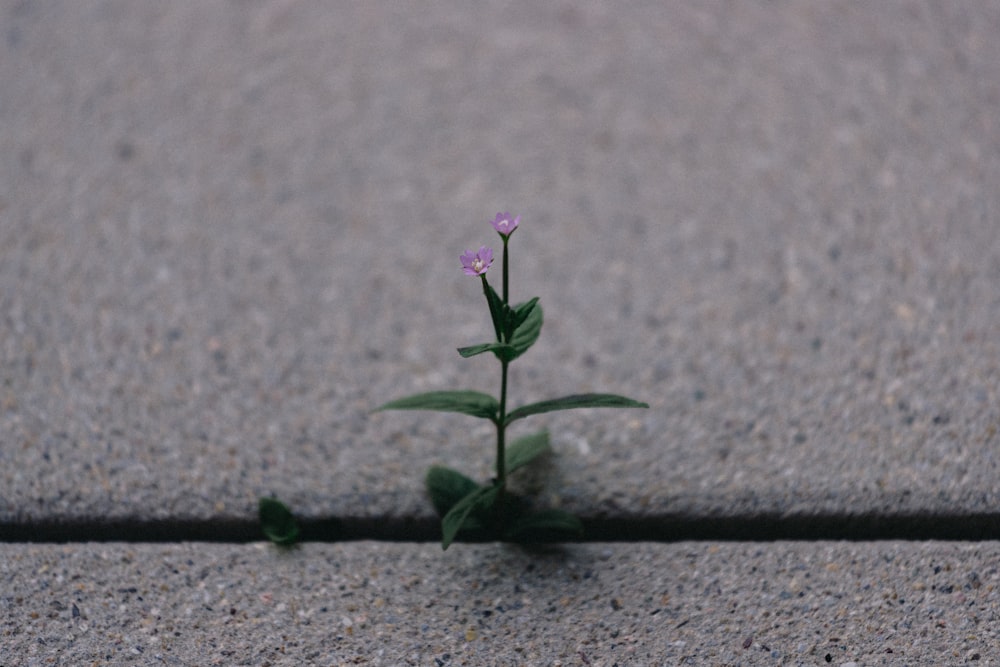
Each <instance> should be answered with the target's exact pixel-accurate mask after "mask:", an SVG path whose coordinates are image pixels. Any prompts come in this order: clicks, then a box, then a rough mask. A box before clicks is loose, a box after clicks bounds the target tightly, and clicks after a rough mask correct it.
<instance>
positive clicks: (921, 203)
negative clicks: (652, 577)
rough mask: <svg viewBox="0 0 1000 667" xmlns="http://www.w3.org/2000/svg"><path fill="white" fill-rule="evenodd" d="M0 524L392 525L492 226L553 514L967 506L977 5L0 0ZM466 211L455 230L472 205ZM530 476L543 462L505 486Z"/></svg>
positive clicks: (990, 386) (989, 427)
mask: <svg viewBox="0 0 1000 667" xmlns="http://www.w3.org/2000/svg"><path fill="white" fill-rule="evenodd" d="M0 25H2V26H3V36H2V40H0V90H2V91H3V94H2V96H0V156H2V157H0V182H2V183H3V184H4V186H5V187H4V188H3V190H2V192H0V253H2V261H0V287H2V296H0V318H2V320H0V321H2V324H0V358H2V369H3V370H2V373H3V377H2V385H0V471H2V472H0V520H2V521H4V522H6V523H22V524H23V523H28V524H30V523H31V522H33V521H39V520H50V519H51V520H59V521H62V520H66V521H73V520H77V519H81V518H94V517H97V518H109V519H122V518H125V519H127V518H130V517H139V518H142V519H151V520H156V519H177V518H180V519H185V518H195V519H199V518H212V517H221V518H234V517H235V518H239V517H252V516H253V513H254V507H255V502H256V498H257V497H258V496H259V495H262V494H268V493H276V494H277V495H279V496H280V497H282V498H284V499H285V500H286V501H288V502H289V503H290V504H291V505H292V506H293V507H294V508H295V509H296V510H297V511H298V512H299V513H300V514H302V515H304V516H312V517H322V516H328V515H333V516H345V515H350V516H367V517H388V518H393V517H396V518H399V517H417V518H420V517H424V518H427V517H429V516H430V508H429V506H428V505H427V503H426V501H425V500H424V498H423V495H422V489H421V478H422V475H423V470H424V469H425V468H426V467H427V466H428V465H430V464H432V463H447V464H451V465H454V466H457V467H460V468H461V469H463V470H465V471H466V472H468V473H469V474H472V475H476V476H479V477H484V478H485V477H487V476H488V475H489V467H490V457H491V453H492V452H491V449H492V445H491V444H490V442H489V437H490V434H489V430H488V429H487V428H484V427H483V426H481V425H480V424H478V423H475V422H470V421H469V420H467V419H464V418H461V417H448V416H428V417H427V418H422V417H420V416H417V415H411V414H380V415H377V416H371V415H370V414H369V411H370V410H371V409H372V408H373V407H375V406H376V405H378V404H380V403H381V402H383V401H385V400H388V399H390V398H394V397H398V396H401V395H405V394H408V393H412V392H415V391H421V390H429V389H442V388H455V387H467V388H473V389H480V390H486V391H495V386H494V385H495V382H494V379H495V378H494V376H495V374H496V370H495V368H494V367H493V365H492V364H491V363H490V361H489V360H487V359H482V358H481V359H476V360H471V361H470V360H462V359H460V358H459V357H458V356H457V355H456V354H455V351H454V350H455V348H456V347H458V346H461V345H467V344H471V343H476V342H480V341H482V340H484V339H485V338H486V337H487V336H488V335H489V323H488V319H487V316H486V312H485V309H484V306H483V304H482V303H481V295H480V292H479V288H478V287H477V286H476V284H475V282H474V281H470V280H469V279H468V278H466V277H464V276H463V275H461V273H460V271H459V268H458V260H457V257H458V255H459V254H460V253H461V252H462V251H463V250H464V249H465V248H468V247H478V246H479V245H480V244H483V243H488V242H490V241H491V238H492V237H491V232H490V230H489V228H488V227H487V225H486V220H487V219H488V218H490V217H492V216H493V214H494V213H495V212H496V211H498V210H511V211H514V212H516V213H519V214H522V215H523V216H524V217H523V223H522V229H521V230H519V231H518V232H517V234H516V236H515V238H514V246H513V256H512V262H513V267H514V269H515V271H516V274H515V275H514V277H513V281H512V291H513V294H515V295H517V297H518V298H520V297H521V296H523V297H525V298H527V297H529V296H532V295H539V296H541V297H542V304H543V306H544V307H545V309H546V310H545V312H546V324H545V328H544V330H543V332H542V337H541V340H540V342H539V344H538V345H537V347H536V349H533V350H532V351H531V352H530V353H529V354H528V355H526V356H525V357H524V359H523V360H520V361H519V362H518V363H517V364H515V366H514V369H513V375H512V387H513V388H512V391H513V400H514V402H515V403H521V402H527V401H533V400H538V399H542V398H547V397H552V396H558V395H562V394H567V393H575V392H579V391H610V392H616V393H623V394H627V395H634V396H635V397H637V398H641V399H643V400H646V401H648V402H649V403H650V404H651V405H652V409H650V410H649V411H647V412H642V413H639V412H618V413H606V412H605V413H602V412H597V411H595V412H585V413H578V414H566V415H560V416H556V417H553V418H552V419H545V418H541V417H539V418H537V419H536V420H534V423H533V424H531V425H530V426H529V425H528V424H525V428H530V427H538V428H540V427H542V426H548V427H549V428H550V429H551V430H552V431H553V437H554V443H555V448H556V450H557V452H558V457H557V458H556V459H555V460H554V461H553V462H552V463H551V465H550V467H549V469H548V470H547V471H545V472H544V473H543V474H540V475H539V477H538V479H536V480H535V482H534V483H537V484H538V485H539V486H541V487H542V488H541V491H540V493H541V499H542V501H543V502H545V503H547V504H552V505H560V506H562V507H565V508H568V509H571V510H573V511H576V512H578V513H581V514H584V515H587V516H591V517H608V516H621V515H631V516H640V517H641V516H657V515H660V514H663V513H679V514H682V515H685V516H705V515H709V516H718V515H731V514H753V513H756V512H776V513H779V514H783V513H805V514H809V513H823V512H827V513H838V512H840V513H845V512H846V513H866V512H869V513H871V512H874V513H892V512H903V513H905V512H916V513H919V512H938V511H942V512H950V513H963V512H982V511H988V510H989V511H991V510H992V509H994V508H996V507H997V505H998V501H1000V487H998V486H997V480H998V479H1000V475H998V464H1000V456H998V454H997V452H998V447H997V444H998V435H997V431H998V425H1000V408H998V406H1000V401H998V393H997V387H998V386H1000V348H998V341H1000V336H998V334H1000V292H998V290H997V289H996V286H997V285H998V284H1000V224H998V223H997V220H998V213H1000V206H998V204H1000V190H998V189H997V187H996V184H997V183H998V182H1000V125H998V123H997V114H996V107H997V101H998V99H1000V41H998V40H997V39H995V36H996V35H997V34H998V33H1000V6H998V5H997V4H996V3H991V2H966V3H960V4H959V3H954V4H951V3H949V4H942V3H937V2H908V3H893V2H879V3H867V4H860V5H859V4H857V3H847V2H830V3H823V4H821V5H816V4H813V3H795V2H778V3H774V2H768V3H749V2H747V3H739V4H737V5H732V4H729V3H718V4H705V3H698V4H697V5H687V4H683V5H681V4H664V3H660V2H648V3H633V4H631V5H630V6H629V8H628V9H627V10H626V11H622V10H621V8H618V7H615V8H612V7H611V6H610V5H608V4H607V3H603V2H582V3H573V4H572V6H556V5H550V4H539V3H534V2H528V1H524V2H514V3H504V4H502V5H491V6H479V5H469V4H468V3H451V2H436V3H422V4H421V5H420V6H419V8H418V7H417V6H399V5H396V4H389V3H384V4H383V3H374V4H373V3H349V2H344V3H290V2H266V3H265V2H250V3H241V4H232V3H221V2H216V3H200V2H199V3H135V2H114V1H112V2H103V1H97V0H73V1H71V2H49V3H40V4H39V3H3V4H2V6H0ZM488 232H490V233H488ZM543 483H544V485H543Z"/></svg>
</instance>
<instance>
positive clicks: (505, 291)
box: [503, 236, 510, 306]
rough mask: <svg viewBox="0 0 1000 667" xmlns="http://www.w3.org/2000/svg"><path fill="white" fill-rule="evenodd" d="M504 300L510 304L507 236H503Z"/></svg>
mask: <svg viewBox="0 0 1000 667" xmlns="http://www.w3.org/2000/svg"><path fill="white" fill-rule="evenodd" d="M503 302H504V303H505V304H507V305H508V306H509V305H510V300H509V299H508V298H507V237H506V236H505V237H503Z"/></svg>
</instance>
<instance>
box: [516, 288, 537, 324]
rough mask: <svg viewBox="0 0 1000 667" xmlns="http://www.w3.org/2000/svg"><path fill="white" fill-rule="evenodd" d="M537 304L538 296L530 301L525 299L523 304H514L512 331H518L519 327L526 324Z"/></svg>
mask: <svg viewBox="0 0 1000 667" xmlns="http://www.w3.org/2000/svg"><path fill="white" fill-rule="evenodd" d="M536 305H538V297H537V296H536V297H535V298H533V299H531V300H530V301H525V302H524V303H522V304H518V305H517V306H514V310H513V311H512V312H513V317H512V319H511V323H512V325H513V326H512V327H511V331H517V328H518V327H519V326H521V325H522V324H524V321H525V320H526V319H528V316H529V315H531V311H532V310H534V309H535V306H536Z"/></svg>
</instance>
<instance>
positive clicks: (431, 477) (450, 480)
mask: <svg viewBox="0 0 1000 667" xmlns="http://www.w3.org/2000/svg"><path fill="white" fill-rule="evenodd" d="M424 481H425V483H426V484H427V493H428V494H429V495H430V497H431V503H432V504H433V505H434V509H435V510H437V513H438V516H444V515H446V514H447V513H448V512H449V511H451V508H452V507H454V506H455V505H457V504H458V503H459V501H460V500H462V498H464V497H466V496H467V495H469V494H470V493H472V492H473V491H475V490H476V489H478V488H479V485H478V484H476V483H475V482H474V481H472V480H471V479H469V478H468V477H466V476H465V475H463V474H462V473H460V472H457V471H455V470H452V469H451V468H445V467H444V466H431V468H430V470H428V471H427V476H426V477H425V478H424Z"/></svg>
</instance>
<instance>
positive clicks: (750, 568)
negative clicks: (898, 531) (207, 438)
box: [0, 542, 1000, 667]
mask: <svg viewBox="0 0 1000 667" xmlns="http://www.w3.org/2000/svg"><path fill="white" fill-rule="evenodd" d="M3 552H4V556H5V558H4V559H3V560H2V561H0V578H2V579H3V581H4V587H3V588H4V590H3V592H2V593H0V609H2V612H3V613H2V614H0V642H2V643H3V644H4V645H5V647H6V648H7V650H8V651H11V652H12V653H13V654H14V655H16V656H18V657H19V659H20V662H18V663H16V664H19V665H25V666H28V665H32V666H33V665H51V664H59V665H90V664H100V665H103V664H109V663H110V664H123V665H129V664H135V665H160V664H166V665H173V664H201V665H274V666H277V665H351V664H363V665H436V666H438V667H440V666H442V665H564V666H566V667H568V666H569V665H584V666H585V665H607V666H609V667H610V665H614V664H618V665H688V664H690V665H826V664H833V665H841V666H843V665H852V664H853V665H957V664H965V663H970V662H971V663H974V664H977V665H995V664H997V659H996V657H997V653H998V649H1000V636H998V628H1000V574H998V571H997V562H998V557H1000V546H998V544H997V543H996V542H991V543H983V544H954V543H952V544H946V543H898V542H883V543H861V544H850V543H810V544H805V543H780V542H779V543H772V544H740V543H735V544H734V543H730V544H721V545H720V544H708V543H678V544H673V545H652V544H644V545H609V544H589V545H573V546H571V547H567V548H566V549H564V550H554V551H548V552H542V553H531V554H529V553H524V552H521V551H519V550H516V549H513V548H509V547H501V546H496V545H480V546H473V545H462V547H461V548H454V549H451V550H449V551H448V552H447V553H446V554H444V555H443V556H442V554H441V551H440V548H439V547H437V546H435V545H422V546H419V545H405V544H386V543H372V542H368V543H366V542H357V543H352V544H340V545H320V544H308V545H305V546H304V547H302V548H301V549H298V550H296V551H294V552H291V553H279V552H277V551H275V550H274V548H272V547H268V546H265V545H262V544H257V545H244V546H223V545H204V544H200V545H192V544H178V545H171V546H163V547H159V546H149V545H121V544H103V545H95V546H80V545H73V546H67V547H63V546H55V545H47V546H16V547H15V546H10V545H8V546H5V547H3Z"/></svg>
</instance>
